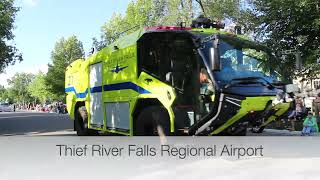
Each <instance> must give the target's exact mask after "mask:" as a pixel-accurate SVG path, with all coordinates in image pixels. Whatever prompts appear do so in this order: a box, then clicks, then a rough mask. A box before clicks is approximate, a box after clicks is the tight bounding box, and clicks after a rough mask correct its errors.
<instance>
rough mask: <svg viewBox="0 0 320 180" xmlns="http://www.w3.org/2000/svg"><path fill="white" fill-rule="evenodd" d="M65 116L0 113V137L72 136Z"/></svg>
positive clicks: (72, 133)
mask: <svg viewBox="0 0 320 180" xmlns="http://www.w3.org/2000/svg"><path fill="white" fill-rule="evenodd" d="M74 134H75V133H74V132H73V122H72V121H71V120H70V118H69V117H68V115H66V114H55V113H36V112H0V135H2V136H14V135H33V136H35V135H74Z"/></svg>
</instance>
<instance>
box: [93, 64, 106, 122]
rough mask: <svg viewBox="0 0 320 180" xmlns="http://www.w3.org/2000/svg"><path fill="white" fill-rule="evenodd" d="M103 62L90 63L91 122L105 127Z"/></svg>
mask: <svg viewBox="0 0 320 180" xmlns="http://www.w3.org/2000/svg"><path fill="white" fill-rule="evenodd" d="M102 89H103V88H102V63H101V62H100V63H96V64H92V65H90V117H91V118H90V124H91V125H94V126H95V127H103V117H104V115H103V102H102Z"/></svg>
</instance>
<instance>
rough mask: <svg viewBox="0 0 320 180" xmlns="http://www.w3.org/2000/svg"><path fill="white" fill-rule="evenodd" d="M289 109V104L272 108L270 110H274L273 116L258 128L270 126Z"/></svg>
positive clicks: (281, 104) (280, 104)
mask: <svg viewBox="0 0 320 180" xmlns="http://www.w3.org/2000/svg"><path fill="white" fill-rule="evenodd" d="M289 108H290V103H279V104H277V105H275V106H274V107H272V109H274V110H276V113H275V115H272V116H270V117H269V118H268V120H267V121H265V122H264V123H263V124H262V125H261V126H260V127H263V126H266V125H268V124H270V123H271V122H272V121H274V120H276V119H277V118H278V117H279V116H281V115H283V114H284V113H286V112H287V111H288V110H289Z"/></svg>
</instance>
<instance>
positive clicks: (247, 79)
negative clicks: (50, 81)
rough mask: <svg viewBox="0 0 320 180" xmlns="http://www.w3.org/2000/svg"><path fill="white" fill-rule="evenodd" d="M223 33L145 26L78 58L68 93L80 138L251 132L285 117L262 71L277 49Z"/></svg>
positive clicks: (284, 106)
mask: <svg viewBox="0 0 320 180" xmlns="http://www.w3.org/2000/svg"><path fill="white" fill-rule="evenodd" d="M220 28H221V27H218V26H217V25H216V26H209V27H208V28H206V27H204V26H201V27H200V26H196V28H188V27H182V26H181V27H173V26H159V27H148V28H140V29H138V30H136V31H135V32H133V33H131V34H128V35H123V36H122V37H120V38H119V39H118V40H116V41H115V42H114V43H112V44H110V45H108V46H107V47H105V48H103V49H102V50H100V51H98V52H97V53H94V54H93V55H91V56H90V57H89V58H87V59H79V60H76V61H74V62H73V63H72V64H70V65H69V66H68V67H67V69H66V78H65V79H66V81H65V92H66V94H67V97H66V101H67V110H68V112H69V114H70V117H71V119H72V120H74V129H75V130H76V131H77V134H78V135H96V134H98V132H100V133H101V132H104V133H113V134H118V135H161V134H163V135H245V134H246V131H247V128H248V126H252V125H254V126H257V127H261V128H263V127H265V126H266V125H267V124H268V123H270V122H272V121H274V120H276V119H277V118H279V117H280V116H282V115H284V114H285V113H286V112H287V111H288V109H289V104H288V103H283V102H280V103H274V102H275V101H276V100H277V97H278V100H279V96H278V95H279V94H283V88H281V87H279V86H276V85H275V84H276V82H277V80H276V79H277V78H276V73H275V72H274V71H273V70H272V69H273V68H272V67H266V66H262V64H268V63H266V62H268V61H276V58H275V57H274V56H273V55H272V52H270V50H269V49H268V48H266V47H264V46H262V45H260V44H258V43H255V42H252V41H250V40H249V39H248V38H246V37H244V36H242V35H236V34H231V33H227V32H223V31H220V30H219V29H220ZM201 79H203V80H201ZM208 87H211V88H208Z"/></svg>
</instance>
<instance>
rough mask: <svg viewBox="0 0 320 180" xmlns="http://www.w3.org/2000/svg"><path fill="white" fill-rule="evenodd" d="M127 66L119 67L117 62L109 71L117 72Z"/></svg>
mask: <svg viewBox="0 0 320 180" xmlns="http://www.w3.org/2000/svg"><path fill="white" fill-rule="evenodd" d="M127 67H128V66H124V67H121V66H119V64H117V66H116V67H114V69H112V70H111V72H113V73H119V72H120V71H122V70H124V69H125V68H127Z"/></svg>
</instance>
